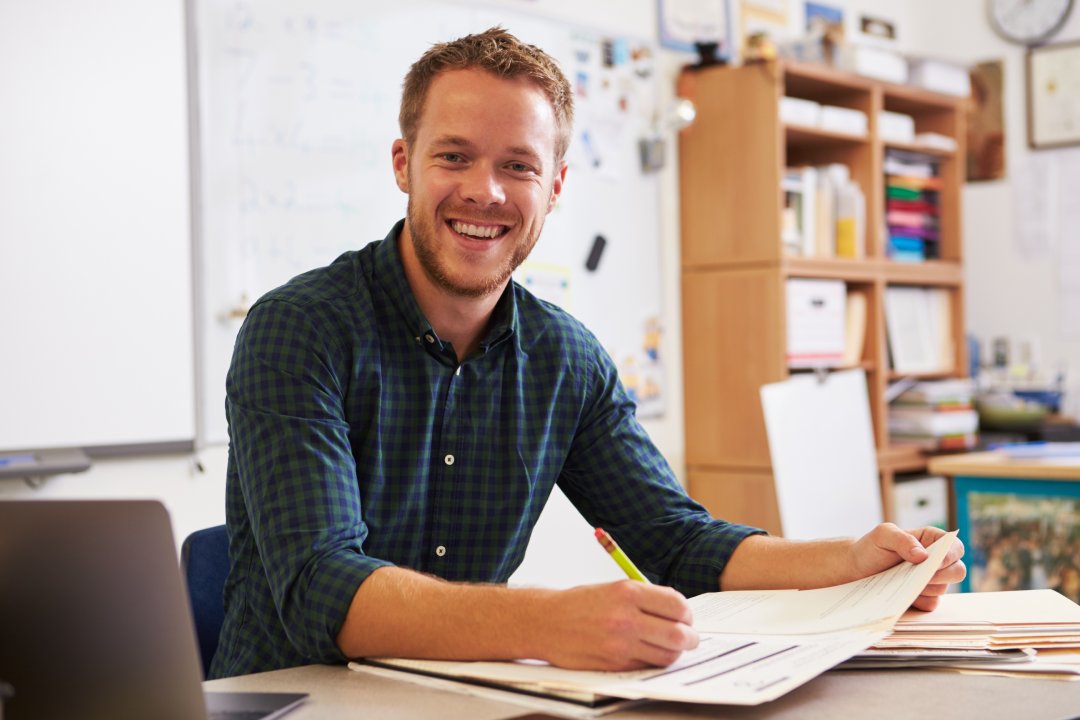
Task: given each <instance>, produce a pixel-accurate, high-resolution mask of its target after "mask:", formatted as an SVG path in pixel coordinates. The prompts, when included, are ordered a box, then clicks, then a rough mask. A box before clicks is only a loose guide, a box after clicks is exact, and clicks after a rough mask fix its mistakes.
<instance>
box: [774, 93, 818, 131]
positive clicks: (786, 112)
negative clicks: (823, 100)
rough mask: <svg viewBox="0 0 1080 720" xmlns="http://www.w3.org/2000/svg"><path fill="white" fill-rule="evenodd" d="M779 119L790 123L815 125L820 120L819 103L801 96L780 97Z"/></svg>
mask: <svg viewBox="0 0 1080 720" xmlns="http://www.w3.org/2000/svg"><path fill="white" fill-rule="evenodd" d="M780 121H781V122H784V123H788V124H791V125H808V126H810V127H817V125H818V123H820V122H821V104H820V103H816V102H814V101H813V100H805V99H803V98H796V97H782V98H780Z"/></svg>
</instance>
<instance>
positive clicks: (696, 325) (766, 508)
mask: <svg viewBox="0 0 1080 720" xmlns="http://www.w3.org/2000/svg"><path fill="white" fill-rule="evenodd" d="M679 95H680V96H682V97H687V98H690V99H691V100H693V102H694V103H695V105H696V107H697V119H696V121H695V122H694V124H693V125H691V126H690V127H689V128H688V129H686V130H684V131H683V133H682V136H681V139H680V146H679V152H680V173H681V189H680V194H681V198H682V204H681V222H682V269H681V273H682V316H683V357H684V373H685V375H684V378H685V388H686V398H685V413H686V460H687V471H688V472H687V475H688V477H687V479H688V484H689V490H690V494H691V495H693V496H694V497H695V498H697V499H698V500H699V501H701V502H702V503H703V504H704V505H705V506H706V507H708V508H709V509H710V511H712V512H713V513H714V514H715V515H717V516H719V517H723V518H725V519H728V520H731V521H737V522H744V523H748V524H751V525H756V526H758V527H763V528H765V529H767V530H769V531H771V532H774V533H782V528H781V526H780V519H779V513H778V511H777V506H776V495H775V492H774V490H773V481H772V472H771V467H770V461H769V450H768V441H767V438H766V433H765V423H764V418H763V415H762V410H761V402H760V396H759V389H760V387H761V386H762V385H763V384H765V383H771V382H777V381H780V380H784V379H786V378H787V377H788V376H789V374H790V372H791V371H789V370H788V368H787V366H786V362H785V350H786V317H785V294H784V293H785V282H786V280H788V279H789V278H831V279H839V280H843V281H844V282H845V283H846V284H847V286H848V289H849V290H852V289H857V290H859V291H861V292H863V293H865V294H866V297H867V300H868V303H867V327H866V340H865V345H864V347H863V351H862V357H861V360H860V361H859V363H858V366H859V367H862V368H863V369H864V370H865V371H866V375H867V383H868V387H869V392H870V397H869V401H870V410H871V415H872V418H873V423H874V437H875V441H876V443H877V447H878V465H879V468H880V472H881V482H882V496H883V498H884V502H885V508H884V511H885V516H886V517H891V515H892V484H893V479H894V477H895V475H896V474H897V473H902V472H910V471H917V470H920V469H923V468H925V466H926V459H925V458H924V457H923V456H922V455H921V454H920V453H918V452H917V451H914V450H911V449H908V448H903V447H892V446H890V444H889V437H888V429H887V427H886V411H887V407H886V402H885V391H886V388H887V387H888V384H889V382H891V381H893V380H895V379H896V378H897V376H896V374H895V373H893V372H892V371H891V370H890V368H889V359H888V350H887V338H886V331H885V313H884V295H885V290H886V288H887V287H889V286H891V285H915V286H931V287H938V288H944V289H946V290H947V291H948V294H949V299H950V307H951V320H952V334H951V339H952V342H953V345H954V348H953V350H954V352H953V356H954V358H955V361H954V366H953V367H952V368H950V369H949V370H947V371H946V372H943V373H934V374H928V375H927V376H926V377H961V376H963V375H965V368H966V367H967V360H966V352H965V343H964V341H963V338H964V326H963V317H964V315H963V309H964V308H963V302H964V292H963V291H964V287H963V272H962V264H961V263H962V259H963V252H962V250H963V249H962V243H961V231H960V191H961V183H962V182H963V165H962V163H963V158H964V109H965V105H964V101H963V100H962V99H958V98H954V97H949V96H943V95H938V94H935V93H930V92H926V91H922V90H919V89H915V88H910V87H906V86H896V85H890V84H886V83H881V82H876V81H873V80H870V79H867V78H863V77H859V76H855V75H850V74H847V73H842V72H838V71H834V70H832V69H830V68H827V67H819V66H807V65H796V64H789V63H768V64H759V65H749V66H742V67H721V68H713V69H707V70H701V71H692V70H687V71H685V72H684V73H683V74H682V75H681V76H680V79H679ZM785 95H787V96H793V97H799V98H805V99H809V100H815V101H817V102H820V103H822V104H828V105H836V106H841V107H847V108H855V109H858V110H861V111H863V112H865V113H866V115H867V118H868V121H869V131H868V133H867V134H866V135H865V136H863V135H851V134H848V133H838V132H831V131H827V130H821V129H818V128H814V127H805V126H796V125H785V124H784V123H782V122H781V120H780V114H779V103H780V99H781V98H782V97H784V96H785ZM882 110H891V111H895V112H903V113H906V114H909V115H911V116H913V117H914V118H915V124H916V131H917V132H919V133H923V132H934V133H939V134H942V135H946V136H949V137H952V138H954V139H955V140H956V143H957V149H956V150H952V151H943V150H940V149H936V148H931V147H925V146H923V145H920V144H912V143H894V142H884V141H882V140H881V138H879V136H878V114H879V113H880V112H881V111H882ZM886 148H899V149H904V150H915V151H919V152H926V153H930V154H932V155H933V156H934V158H935V159H936V160H937V162H938V165H939V174H940V176H941V178H942V182H943V185H944V187H943V189H942V190H941V191H940V193H939V206H940V220H941V227H940V240H939V249H940V257H939V258H938V259H935V260H930V261H926V262H921V263H901V262H893V261H892V260H890V259H889V258H888V257H887V255H886V245H887V238H886V236H885V222H884V219H885V200H884V195H885V180H884V169H883V167H884V158H885V150H886ZM827 163H844V164H845V165H847V166H848V168H849V170H850V172H851V176H852V178H853V179H854V180H856V181H857V182H858V183H859V186H860V187H861V189H862V191H863V193H864V195H865V198H866V237H865V239H864V244H865V257H863V258H860V259H847V258H815V257H790V256H787V255H785V252H784V249H783V246H782V243H781V240H780V236H781V211H782V204H783V193H782V191H781V179H782V176H783V173H784V169H785V167H789V166H796V165H823V164H827ZM822 500H823V502H827V501H828V488H822Z"/></svg>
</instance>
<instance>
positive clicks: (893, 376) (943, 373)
mask: <svg viewBox="0 0 1080 720" xmlns="http://www.w3.org/2000/svg"><path fill="white" fill-rule="evenodd" d="M959 375H960V373H957V372H956V370H935V371H934V372H916V373H912V372H896V371H895V370H890V371H889V372H887V373H885V379H886V381H887V382H896V381H897V380H905V379H907V378H915V379H916V380H948V379H949V378H954V377H958V376H959Z"/></svg>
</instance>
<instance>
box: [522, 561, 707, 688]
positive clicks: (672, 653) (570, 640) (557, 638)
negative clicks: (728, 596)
mask: <svg viewBox="0 0 1080 720" xmlns="http://www.w3.org/2000/svg"><path fill="white" fill-rule="evenodd" d="M547 604H548V607H547V610H548V611H547V612H545V613H544V614H543V616H542V617H539V618H537V620H538V623H537V625H538V626H539V627H540V628H541V631H542V633H543V634H544V637H545V641H544V646H545V647H547V648H548V649H549V654H547V655H546V656H545V657H544V658H542V659H544V660H547V661H549V662H550V663H552V664H553V665H558V666H561V667H566V668H575V669H581V670H586V669H587V670H636V669H641V668H645V667H657V666H660V667H663V666H667V665H670V664H671V663H673V662H675V660H677V659H678V657H679V655H681V654H682V652H683V651H684V650H692V649H693V648H696V647H697V645H698V634H697V632H696V631H695V630H694V628H693V627H691V622H692V620H693V618H692V616H691V614H690V606H689V604H688V603H687V602H686V598H684V597H683V596H682V595H681V594H680V593H679V592H678V591H676V590H673V589H672V588H669V587H661V586H659V585H649V584H646V583H642V582H635V581H633V580H620V581H618V582H613V583H606V584H603V585H585V586H582V587H575V588H571V589H569V590H563V591H560V592H557V593H554V594H553V595H551V596H550V597H549V598H548V599H547Z"/></svg>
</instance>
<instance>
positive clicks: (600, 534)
mask: <svg viewBox="0 0 1080 720" xmlns="http://www.w3.org/2000/svg"><path fill="white" fill-rule="evenodd" d="M596 539H597V540H598V541H599V542H600V544H601V545H602V546H603V548H604V549H605V550H607V551H608V555H610V556H611V559H612V560H614V561H615V562H616V563H617V564H618V566H619V567H621V568H622V569H623V572H624V573H626V576H627V577H628V578H630V579H631V580H637V581H639V582H643V583H648V582H649V578H647V577H645V576H644V575H643V574H642V572H641V571H640V570H638V569H637V567H636V566H635V565H634V563H632V562H630V558H628V557H626V553H624V552H623V551H622V548H621V547H619V545H618V543H616V542H615V540H614V538H612V537H611V536H610V535H608V534H607V533H606V532H604V529H603V528H596Z"/></svg>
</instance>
